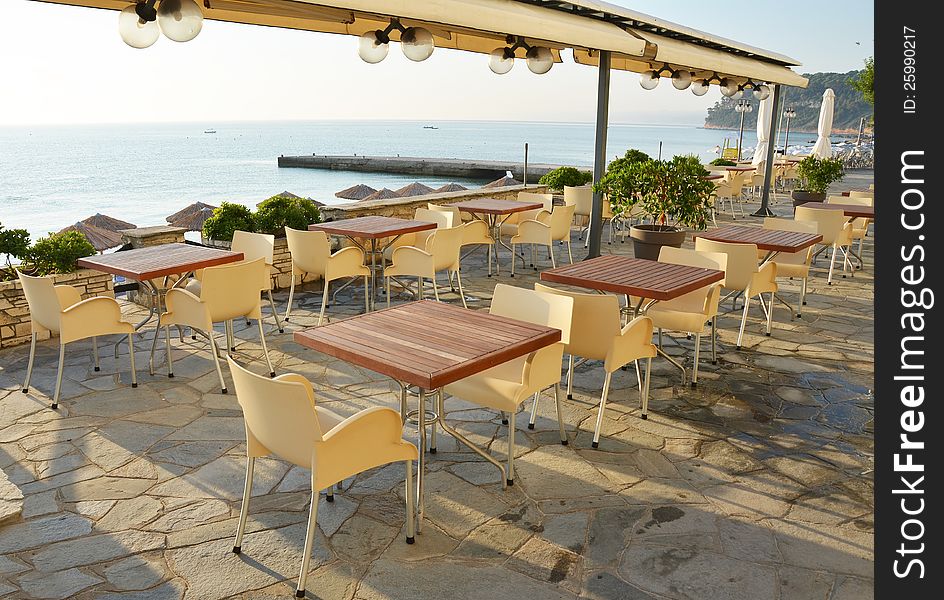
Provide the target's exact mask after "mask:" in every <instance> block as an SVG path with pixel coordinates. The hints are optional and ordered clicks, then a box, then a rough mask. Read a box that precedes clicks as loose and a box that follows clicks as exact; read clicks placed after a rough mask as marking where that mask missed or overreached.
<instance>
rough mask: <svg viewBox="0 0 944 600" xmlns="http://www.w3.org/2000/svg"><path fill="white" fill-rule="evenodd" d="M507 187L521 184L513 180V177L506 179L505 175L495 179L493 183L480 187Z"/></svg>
mask: <svg viewBox="0 0 944 600" xmlns="http://www.w3.org/2000/svg"><path fill="white" fill-rule="evenodd" d="M509 185H521V182H520V181H518V180H517V179H514V178H513V177H508V176H507V175H506V176H504V177H502V178H501V179H496V180H495V181H493V182H491V183H486V184H485V185H483V186H482V187H483V188H500V187H507V186H509Z"/></svg>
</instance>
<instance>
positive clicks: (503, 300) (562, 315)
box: [438, 284, 574, 485]
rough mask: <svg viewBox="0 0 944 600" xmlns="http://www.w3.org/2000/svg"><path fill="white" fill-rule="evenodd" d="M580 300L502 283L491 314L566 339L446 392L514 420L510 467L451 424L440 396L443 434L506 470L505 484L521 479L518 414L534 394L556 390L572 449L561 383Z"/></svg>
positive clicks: (564, 437) (563, 437)
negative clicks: (557, 333) (558, 332)
mask: <svg viewBox="0 0 944 600" xmlns="http://www.w3.org/2000/svg"><path fill="white" fill-rule="evenodd" d="M573 310H574V301H573V299H571V298H568V297H567V296H561V295H559V294H548V293H544V292H538V291H534V290H527V289H524V288H517V287H513V286H510V285H504V284H498V285H496V286H495V292H494V295H493V297H492V304H491V307H490V308H489V314H493V315H500V316H503V317H508V318H511V319H517V320H519V321H526V322H528V323H535V324H538V325H544V326H546V327H554V328H556V329H560V330H561V341H560V342H558V343H555V344H551V345H550V346H545V347H544V348H541V349H540V350H536V351H534V352H532V353H531V354H528V355H527V356H522V357H520V358H516V359H514V360H510V361H508V362H506V363H502V364H500V365H498V366H495V367H492V368H491V369H487V370H485V371H482V372H480V373H476V374H475V375H471V376H469V377H466V378H465V379H461V380H459V381H457V382H455V383H452V384H450V385H447V386H446V387H445V388H444V391H445V393H448V394H449V395H451V396H455V397H457V398H462V399H463V400H467V401H469V402H473V403H475V404H478V405H480V406H484V407H486V408H491V409H495V410H499V411H501V412H502V416H503V417H504V416H505V415H506V414H507V415H509V417H508V421H509V423H508V468H507V470H506V469H505V467H504V466H502V464H501V463H499V462H498V461H497V460H495V459H494V458H492V457H491V456H490V455H489V454H488V453H487V452H485V451H483V450H480V449H479V448H477V447H476V446H474V445H473V444H472V443H471V442H469V441H468V440H467V439H466V438H465V437H464V436H462V435H461V434H460V433H458V432H456V431H455V430H453V429H452V428H450V427H449V426H448V425H447V424H446V423H445V414H446V413H445V407H444V401H443V394H442V393H440V394H439V406H438V410H439V415H440V419H439V423H440V425H441V426H442V428H443V430H444V431H446V432H447V433H449V434H450V435H452V436H453V437H455V438H456V439H458V440H460V441H462V442H463V443H465V444H466V445H467V446H469V447H470V448H472V449H473V450H475V451H476V453H478V454H479V455H480V456H482V457H483V458H485V459H486V460H488V461H489V462H491V463H492V464H494V465H495V466H496V467H498V469H499V470H500V471H501V472H502V475H503V476H504V483H505V484H507V485H513V484H514V479H515V465H514V457H515V415H516V414H517V412H518V410H519V409H520V408H521V405H522V403H523V402H524V401H525V400H527V399H528V398H530V397H531V396H535V395H537V397H540V394H541V393H542V392H543V391H544V390H546V389H547V388H549V387H552V386H553V388H554V398H555V400H556V402H557V422H558V429H560V439H561V444H563V445H565V446H566V445H567V434H566V433H565V431H564V420H563V412H562V410H561V398H560V379H561V361H562V360H563V358H564V347H565V346H566V345H567V344H568V343H569V341H570V330H571V319H572V318H573Z"/></svg>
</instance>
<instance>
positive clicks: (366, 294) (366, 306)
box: [364, 275, 390, 313]
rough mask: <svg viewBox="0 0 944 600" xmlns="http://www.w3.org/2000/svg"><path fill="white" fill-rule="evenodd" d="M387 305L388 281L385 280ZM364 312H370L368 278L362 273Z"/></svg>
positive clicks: (388, 294) (388, 304) (388, 301)
mask: <svg viewBox="0 0 944 600" xmlns="http://www.w3.org/2000/svg"><path fill="white" fill-rule="evenodd" d="M387 306H388V307H389V306H390V282H389V281H387ZM364 312H365V313H369V312H370V278H369V277H368V276H367V275H364Z"/></svg>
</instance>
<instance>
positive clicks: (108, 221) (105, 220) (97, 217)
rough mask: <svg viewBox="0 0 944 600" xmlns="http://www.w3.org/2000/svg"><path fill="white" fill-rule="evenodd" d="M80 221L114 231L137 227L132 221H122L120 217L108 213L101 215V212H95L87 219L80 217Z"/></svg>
mask: <svg viewBox="0 0 944 600" xmlns="http://www.w3.org/2000/svg"><path fill="white" fill-rule="evenodd" d="M81 222H82V223H85V224H86V225H91V226H92V227H98V228H99V229H106V230H108V231H114V232H116V233H117V232H119V231H121V230H122V229H137V228H138V226H137V225H135V224H134V223H129V222H127V221H122V220H121V219H116V218H115V217H109V216H108V215H103V214H102V213H95V214H94V215H92V216H91V217H88V218H87V219H82V221H81Z"/></svg>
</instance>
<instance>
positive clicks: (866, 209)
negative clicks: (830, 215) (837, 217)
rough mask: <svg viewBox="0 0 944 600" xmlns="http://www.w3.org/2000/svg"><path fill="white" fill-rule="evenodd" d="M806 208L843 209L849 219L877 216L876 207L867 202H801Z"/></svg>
mask: <svg viewBox="0 0 944 600" xmlns="http://www.w3.org/2000/svg"><path fill="white" fill-rule="evenodd" d="M799 206H802V207H804V208H820V209H823V210H841V211H842V214H844V215H845V216H847V217H849V220H850V221H851V220H853V219H859V218H862V219H874V218H875V207H874V206H867V205H865V204H833V203H828V204H827V203H826V202H807V203H805V204H800V205H799Z"/></svg>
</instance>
